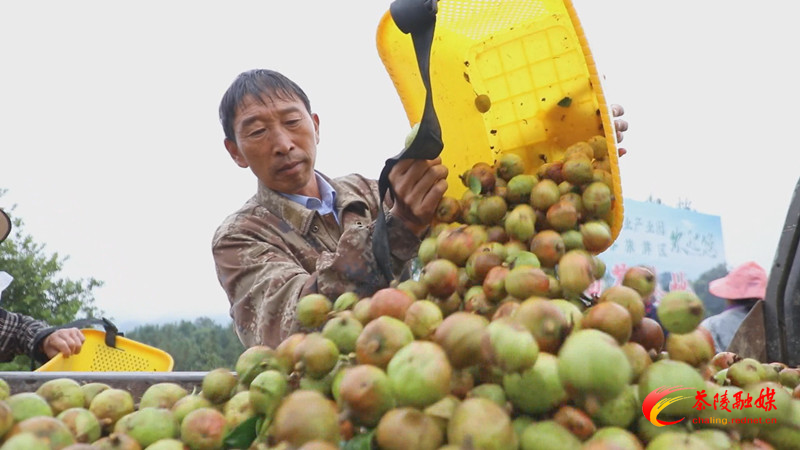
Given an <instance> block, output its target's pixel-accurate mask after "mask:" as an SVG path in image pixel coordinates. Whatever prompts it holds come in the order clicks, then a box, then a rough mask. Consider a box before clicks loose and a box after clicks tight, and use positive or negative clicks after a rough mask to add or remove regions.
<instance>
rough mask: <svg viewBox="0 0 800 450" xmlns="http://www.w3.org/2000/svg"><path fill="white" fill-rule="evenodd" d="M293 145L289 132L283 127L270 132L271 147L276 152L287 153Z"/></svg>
mask: <svg viewBox="0 0 800 450" xmlns="http://www.w3.org/2000/svg"><path fill="white" fill-rule="evenodd" d="M293 147H294V143H293V142H292V136H291V133H289V132H288V131H287V130H284V129H283V128H278V129H276V130H275V131H274V132H273V134H272V148H273V150H274V151H275V152H276V153H278V154H283V153H288V152H289V151H290V150H292V148H293Z"/></svg>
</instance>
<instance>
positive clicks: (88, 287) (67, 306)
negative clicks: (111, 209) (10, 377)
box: [0, 189, 103, 370]
mask: <svg viewBox="0 0 800 450" xmlns="http://www.w3.org/2000/svg"><path fill="white" fill-rule="evenodd" d="M4 193H5V190H2V189H0V197H2V196H3V194H4ZM13 210H14V208H13V207H12V208H10V209H6V212H8V213H9V215H10V216H12V222H13V227H12V231H11V235H10V236H9V237H8V238H7V239H6V240H5V241H3V242H2V243H0V270H2V271H4V272H7V273H8V274H10V275H11V276H12V277H14V281H13V282H12V283H11V284H10V285H9V286H8V287H7V288H6V289H5V290H3V293H2V303H0V304H2V307H3V308H5V309H6V310H8V311H13V312H17V313H22V314H27V315H29V316H31V317H33V318H36V319H39V320H43V321H44V322H46V323H48V324H50V325H63V324H65V323H68V322H71V321H73V320H75V319H77V318H81V319H82V318H86V317H98V316H100V315H101V314H102V312H101V311H100V310H99V309H97V308H96V307H95V306H94V294H93V293H92V290H93V289H94V288H97V287H100V286H102V285H103V283H102V282H101V281H98V280H96V279H94V278H86V279H78V280H72V279H69V278H61V277H60V276H59V273H60V272H61V269H62V268H63V266H64V263H65V262H66V261H67V259H68V257H66V256H64V257H62V256H60V255H59V254H58V253H52V254H49V253H48V252H47V251H46V249H45V245H44V244H42V243H38V242H36V241H35V240H34V238H33V237H32V236H30V235H28V234H26V233H25V231H24V229H23V222H22V219H21V218H19V217H13V215H12V214H11V212H13ZM29 368H30V359H29V358H28V357H27V356H25V355H20V356H17V357H16V358H14V360H13V361H11V362H9V363H3V364H0V370H28V369H29Z"/></svg>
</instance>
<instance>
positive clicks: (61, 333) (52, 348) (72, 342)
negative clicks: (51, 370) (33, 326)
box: [42, 328, 86, 358]
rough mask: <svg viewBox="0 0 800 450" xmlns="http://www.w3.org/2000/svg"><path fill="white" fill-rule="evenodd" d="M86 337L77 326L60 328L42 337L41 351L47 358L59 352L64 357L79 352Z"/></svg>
mask: <svg viewBox="0 0 800 450" xmlns="http://www.w3.org/2000/svg"><path fill="white" fill-rule="evenodd" d="M85 339H86V338H85V337H84V336H83V333H82V332H81V330H79V329H77V328H61V329H58V330H56V331H54V332H52V333H50V335H49V336H47V337H46V338H44V341H43V342H42V352H43V353H44V354H45V355H47V357H48V358H52V357H54V356H56V355H57V354H59V353H61V354H62V355H64V357H67V356H70V355H75V354H78V353H80V351H81V347H82V346H83V341H84V340H85Z"/></svg>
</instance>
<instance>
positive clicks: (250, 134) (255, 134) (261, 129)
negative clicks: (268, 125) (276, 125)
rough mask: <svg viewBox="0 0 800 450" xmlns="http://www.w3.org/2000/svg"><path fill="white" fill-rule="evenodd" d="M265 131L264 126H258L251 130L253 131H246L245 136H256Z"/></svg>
mask: <svg viewBox="0 0 800 450" xmlns="http://www.w3.org/2000/svg"><path fill="white" fill-rule="evenodd" d="M266 132H267V130H265V129H264V128H259V129H257V130H253V131H251V132H250V133H248V134H247V137H256V136H261V135H262V134H264V133H266Z"/></svg>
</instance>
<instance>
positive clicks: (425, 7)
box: [372, 0, 443, 280]
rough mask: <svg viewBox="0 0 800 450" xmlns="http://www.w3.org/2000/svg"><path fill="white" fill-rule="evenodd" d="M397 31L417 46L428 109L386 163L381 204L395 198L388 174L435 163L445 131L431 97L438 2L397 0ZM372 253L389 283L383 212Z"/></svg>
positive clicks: (380, 184) (390, 274)
mask: <svg viewBox="0 0 800 450" xmlns="http://www.w3.org/2000/svg"><path fill="white" fill-rule="evenodd" d="M389 12H390V13H391V15H392V19H393V20H394V22H395V24H396V25H397V27H398V28H399V29H400V31H402V32H403V33H406V34H409V33H410V34H411V39H412V41H413V43H414V52H415V53H416V56H417V65H418V67H419V73H420V76H421V78H422V83H423V84H424V85H425V90H426V94H425V109H424V110H423V112H422V119H421V120H420V125H419V129H418V131H417V135H416V136H415V138H414V140H413V141H412V142H411V143H410V144H409V145H408V146H407V147H406V148H404V149H403V151H401V152H400V153H399V154H398V155H397V156H395V157H393V158H389V159H387V160H386V164H385V165H384V167H383V170H382V171H381V176H380V178H379V179H378V190H379V192H380V199H379V200H380V201H381V202H383V200H384V199H385V198H386V193H387V192H389V193H390V194H391V196H392V199H394V198H395V195H394V190H393V189H392V186H391V184H390V183H389V172H390V171H391V170H392V167H394V165H395V164H397V162H398V161H400V160H401V159H434V158H436V157H437V156H439V154H440V153H441V152H442V147H443V144H442V129H441V127H440V126H439V118H438V117H436V111H435V110H434V108H433V96H432V94H431V79H430V56H431V45H432V43H433V32H434V29H435V27H436V12H437V2H436V0H395V1H393V2H392V4H391V5H390V7H389ZM372 252H373V254H374V255H375V261H376V262H377V264H378V268H379V269H380V270H381V272H383V274H384V276H385V277H386V278H387V279H388V280H392V279H393V278H394V276H393V271H392V259H391V249H390V247H389V235H388V230H387V227H386V216H385V214H384V212H383V208H381V210H380V213H379V214H378V220H377V221H376V223H375V230H374V232H373V236H372Z"/></svg>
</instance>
